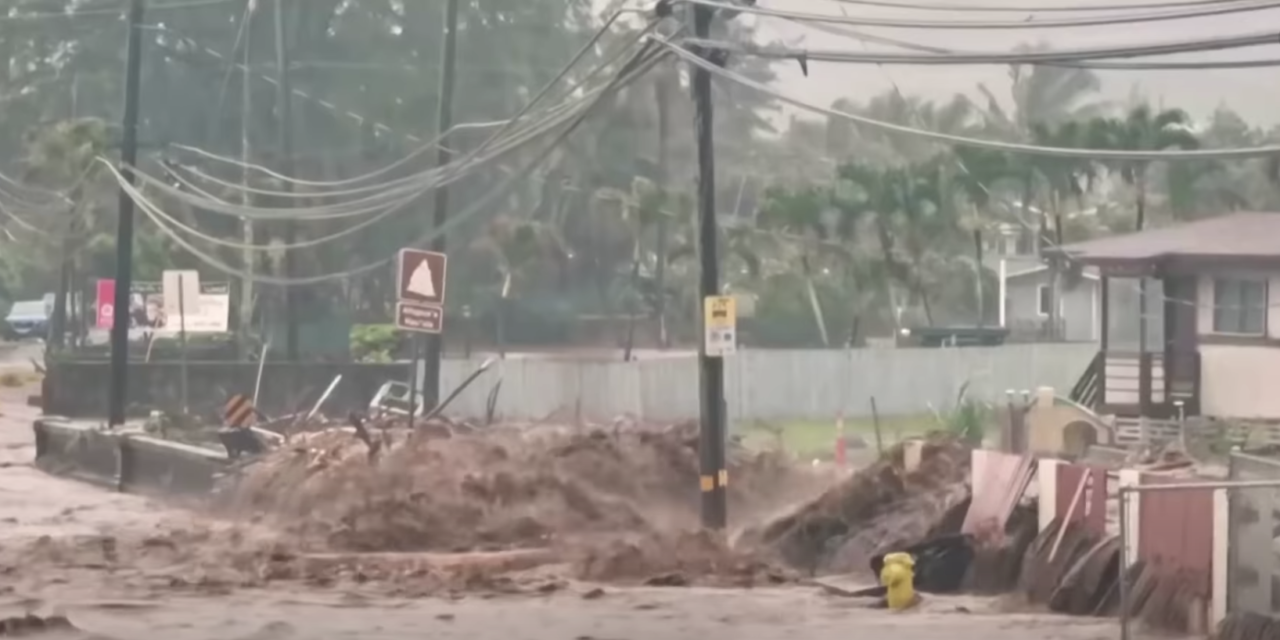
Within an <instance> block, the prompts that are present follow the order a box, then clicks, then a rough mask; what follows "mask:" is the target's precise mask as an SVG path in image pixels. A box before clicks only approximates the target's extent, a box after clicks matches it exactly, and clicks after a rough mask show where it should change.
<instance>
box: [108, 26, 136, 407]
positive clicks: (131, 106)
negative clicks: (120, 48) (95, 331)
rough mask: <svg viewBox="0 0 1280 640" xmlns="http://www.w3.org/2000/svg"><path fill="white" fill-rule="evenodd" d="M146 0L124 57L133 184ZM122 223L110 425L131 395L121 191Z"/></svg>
mask: <svg viewBox="0 0 1280 640" xmlns="http://www.w3.org/2000/svg"><path fill="white" fill-rule="evenodd" d="M144 15H145V6H144V4H143V0H131V2H130V3H129V42H128V45H127V48H126V54H125V76H124V121H123V127H122V128H123V134H124V135H123V139H122V140H121V144H120V164H121V166H120V171H121V174H122V175H123V176H124V178H125V180H127V181H129V183H130V184H132V183H133V182H134V176H133V168H134V165H136V164H137V163H138V109H139V104H138V101H139V97H140V93H141V89H142V19H143V17H144ZM119 211H120V215H119V222H118V223H117V225H116V292H115V296H114V298H115V299H114V300H113V304H114V305H115V306H114V307H113V308H112V314H111V322H112V324H111V383H110V393H109V397H108V411H107V425H108V426H111V427H118V426H120V425H123V424H124V418H125V405H126V401H127V398H128V393H129V383H128V377H129V289H130V288H132V287H133V198H132V197H130V196H129V193H128V191H126V190H125V189H124V188H123V187H121V189H120V199H119Z"/></svg>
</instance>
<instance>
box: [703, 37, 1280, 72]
mask: <svg viewBox="0 0 1280 640" xmlns="http://www.w3.org/2000/svg"><path fill="white" fill-rule="evenodd" d="M684 42H685V43H687V44H689V45H693V46H697V47H702V48H705V49H719V50H722V51H728V52H730V53H744V54H748V55H754V56H760V57H763V58H781V59H795V60H804V61H821V62H850V63H861V64H902V65H930V66H935V65H974V64H1043V65H1047V64H1052V63H1059V62H1071V61H1080V60H1099V59H1108V58H1140V57H1147V56H1162V55H1171V54H1175V53H1191V52H1194V51H1221V50H1224V49H1240V48H1244V47H1257V46H1263V45H1272V44H1280V33H1277V32H1274V31H1272V32H1269V33H1257V34H1248V35H1241V36H1228V37H1218V38H1212V39H1207V40H1182V41H1175V42H1165V43H1158V44H1149V45H1135V46H1128V47H1114V46H1113V47H1099V48H1093V49H1062V50H1057V51H1013V52H1009V51H1003V52H984V53H979V52H969V53H960V52H955V53H948V54H945V55H911V54H903V53H890V52H859V51H844V50H830V49H796V48H791V47H779V46H774V45H768V46H760V45H755V44H736V43H732V42H725V41H722V40H707V39H702V38H685V39H684Z"/></svg>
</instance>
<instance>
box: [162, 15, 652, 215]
mask: <svg viewBox="0 0 1280 640" xmlns="http://www.w3.org/2000/svg"><path fill="white" fill-rule="evenodd" d="M639 12H641V10H639V9H620V10H618V11H614V12H613V13H612V14H611V15H610V16H609V17H608V18H606V19H605V21H604V22H603V23H602V25H601V26H600V28H598V29H597V30H596V32H595V33H594V34H593V35H592V36H591V38H590V39H589V40H588V41H587V42H586V43H585V44H584V45H583V46H582V47H581V48H579V50H578V51H577V52H576V53H575V54H574V56H573V57H572V58H571V60H570V62H569V63H568V64H567V65H565V66H564V67H563V68H562V69H561V70H560V71H559V72H558V73H557V74H556V76H555V77H554V78H553V79H552V80H551V81H550V82H548V83H547V84H546V85H544V87H543V88H542V89H541V90H540V91H539V92H538V97H539V98H541V97H544V96H545V95H546V94H547V93H548V92H549V91H550V90H551V89H553V88H554V86H555V85H556V84H558V83H559V82H560V81H561V80H563V79H564V77H565V76H566V75H567V74H568V72H569V71H570V70H571V69H572V68H573V67H574V66H576V65H577V63H578V62H580V61H581V60H582V59H583V58H584V57H585V56H586V55H587V54H588V53H590V52H591V51H592V50H593V49H594V48H595V46H596V44H598V43H599V41H600V39H601V38H602V37H603V36H604V35H605V34H606V33H608V32H609V30H610V29H611V28H612V27H613V25H614V24H615V23H616V22H617V21H618V20H619V19H620V18H621V17H622V16H624V15H627V14H631V13H639ZM650 28H651V27H650ZM175 35H177V36H179V37H185V36H183V35H182V34H178V33H175ZM638 41H639V38H636V42H638ZM631 44H634V43H631ZM628 46H630V45H628ZM205 50H206V51H207V52H208V53H210V54H212V55H216V56H217V57H218V58H219V59H222V58H223V56H222V55H221V54H219V53H217V52H215V51H212V50H209V49H207V48H205ZM624 53H625V50H624V51H621V52H619V54H618V55H617V56H616V57H615V58H614V59H615V60H616V59H617V58H620V57H621V55H622V54H624ZM240 66H243V65H240ZM599 68H600V67H597V69H599ZM245 71H246V72H250V71H251V70H249V69H247V68H245ZM597 72H598V71H593V72H592V73H591V74H589V75H588V76H587V78H590V77H591V76H593V75H594V74H595V73H597ZM258 75H259V77H260V78H261V79H263V80H265V81H267V82H269V83H273V84H274V82H275V78H273V77H270V76H268V75H265V74H258ZM587 78H582V79H579V80H578V81H577V82H576V83H575V84H574V85H572V86H571V87H570V89H569V91H570V92H572V91H574V90H576V89H577V88H578V87H580V86H581V85H582V84H583V83H585V81H586V79H587ZM298 91H299V90H296V89H295V90H294V94H295V95H298ZM302 97H303V98H304V99H309V100H312V101H316V102H318V103H319V104H320V105H321V106H323V107H325V108H329V109H331V110H333V111H335V112H340V113H342V114H344V115H346V116H348V117H351V118H354V119H356V120H357V121H358V122H359V123H360V124H361V125H363V124H364V122H365V121H366V120H365V118H364V117H363V116H360V115H358V114H355V113H352V112H350V111H344V110H342V109H339V108H338V107H336V106H335V105H333V104H332V103H329V102H327V101H324V100H319V99H317V98H313V97H312V96H310V95H307V94H303V95H302ZM536 102H537V100H534V101H532V103H536ZM529 104H531V103H530V102H527V103H526V106H527V105H529ZM526 113H527V109H525V110H523V111H522V112H521V114H520V115H518V116H516V118H513V119H518V118H519V117H521V116H523V115H524V114H526ZM513 119H506V120H495V121H490V122H472V123H460V124H456V125H454V126H453V127H451V128H450V129H448V130H447V131H442V132H438V133H437V135H436V137H435V138H432V139H431V140H427V141H425V142H424V141H422V140H421V139H420V138H418V137H416V136H412V135H408V134H401V135H403V136H404V137H405V138H407V139H409V140H411V141H413V142H415V143H420V144H419V146H418V147H416V148H415V149H413V150H412V151H410V152H409V153H408V154H407V155H405V156H404V157H402V158H400V159H399V160H397V161H396V162H393V163H392V164H390V165H387V166H385V167H381V168H379V169H377V170H374V171H372V172H370V173H367V174H363V175H358V176H354V177H351V178H345V179H341V180H332V181H315V180H304V179H301V178H297V177H293V176H286V175H283V174H281V173H278V172H276V171H273V170H271V169H270V168H268V167H264V166H260V165H256V164H250V165H248V168H249V169H252V170H253V171H256V172H258V173H261V174H263V175H266V176H269V177H271V178H273V179H275V180H280V181H284V182H288V183H291V184H295V185H299V186H307V187H317V188H325V187H330V186H348V185H353V184H359V183H362V182H367V181H369V180H372V179H373V178H377V177H379V176H382V175H385V174H387V173H390V172H391V171H394V170H396V169H399V168H400V167H402V166H404V165H405V164H407V163H409V162H411V161H412V160H414V159H416V158H417V157H419V156H421V155H423V154H425V153H428V152H430V151H434V150H435V149H436V148H438V147H439V146H440V144H442V143H443V141H444V140H445V139H447V138H448V137H449V136H450V135H452V134H454V133H458V132H461V131H465V130H469V129H488V128H505V127H509V126H510V125H511V124H512V120H513ZM377 127H381V128H382V129H384V130H386V131H391V129H390V128H389V127H386V126H385V125H378V124H376V123H375V130H377ZM495 135H496V134H495ZM491 137H492V136H491ZM172 146H173V148H176V149H182V150H185V151H189V152H192V153H196V154H199V155H201V156H203V157H206V158H208V159H210V160H214V161H218V162H221V163H223V164H230V165H233V166H237V167H240V168H244V166H243V165H242V163H241V161H240V160H238V159H235V158H230V157H226V156H220V155H217V154H213V153H210V152H208V151H204V150H202V149H198V148H195V147H190V146H186V145H172ZM272 195H284V194H283V192H281V193H277V194H272Z"/></svg>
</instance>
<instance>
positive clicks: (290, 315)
mask: <svg viewBox="0 0 1280 640" xmlns="http://www.w3.org/2000/svg"><path fill="white" fill-rule="evenodd" d="M284 2H285V0H276V2H275V23H276V24H275V27H276V33H275V40H276V72H277V78H276V102H277V104H276V107H277V108H278V109H279V118H280V120H279V122H278V129H277V134H278V135H279V137H280V140H279V144H280V172H281V173H283V174H284V175H286V176H293V175H294V171H293V88H292V86H290V84H289V52H288V48H287V47H286V46H285V41H284V35H285V25H284V22H285V12H284ZM280 188H281V189H282V190H283V191H285V192H290V191H293V183H291V182H289V181H288V180H282V181H281V185H280ZM297 235H298V222H297V221H296V220H286V221H285V223H284V243H285V244H286V245H291V244H293V243H294V241H295V240H296V239H297ZM295 258H296V256H295V255H294V251H293V250H291V249H286V250H285V252H284V272H285V275H286V277H290V278H292V277H297V275H298V274H297V272H296V269H295V266H296V260H295ZM284 317H285V356H286V357H288V358H289V360H291V361H294V362H297V361H298V305H297V296H296V295H295V294H294V290H293V286H292V285H285V287H284Z"/></svg>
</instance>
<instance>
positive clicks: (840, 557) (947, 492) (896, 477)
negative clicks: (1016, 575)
mask: <svg viewBox="0 0 1280 640" xmlns="http://www.w3.org/2000/svg"><path fill="white" fill-rule="evenodd" d="M969 451H970V449H969V447H968V446H966V445H965V444H964V443H963V442H961V441H960V440H959V439H957V438H955V437H952V436H950V435H949V434H934V435H931V436H929V437H928V438H927V439H926V441H925V442H924V446H923V450H922V452H921V460H920V466H919V468H918V469H916V470H915V471H914V472H911V473H907V472H906V471H905V467H904V464H903V459H904V445H898V446H895V447H894V448H892V449H890V450H889V451H887V452H885V454H884V455H883V456H881V458H880V459H879V460H878V461H876V462H875V463H874V464H872V465H871V466H869V467H867V468H865V469H862V470H860V471H859V472H857V473H856V474H854V475H853V476H852V477H850V478H848V479H847V480H846V481H844V482H842V483H841V484H840V485H838V486H836V487H833V488H831V489H829V490H828V491H827V492H826V493H824V494H822V495H821V496H819V497H818V498H817V499H816V500H813V501H812V502H810V503H808V504H805V505H804V506H802V507H800V508H799V509H797V510H796V511H794V512H793V513H791V514H790V515H787V516H784V517H782V518H779V519H777V520H775V521H773V522H771V523H769V524H767V525H765V526H763V527H761V528H760V529H757V530H755V531H751V532H748V534H746V536H745V537H744V539H745V540H747V541H750V542H754V543H755V544H758V545H761V546H764V547H768V548H770V549H772V550H773V551H774V552H775V553H776V554H777V555H778V556H779V557H781V558H782V559H783V560H784V561H785V562H786V563H788V564H790V565H791V566H793V567H796V568H798V569H802V570H805V571H809V572H813V573H825V572H833V571H850V570H853V571H857V570H862V569H863V568H865V567H866V566H867V560H868V559H869V558H870V557H871V555H873V554H875V553H878V552H882V551H884V550H885V549H886V548H887V547H889V546H894V545H901V544H903V543H905V542H915V541H919V540H920V539H921V538H923V537H924V536H925V535H927V534H930V533H933V534H938V533H945V531H940V530H939V527H938V526H937V525H938V523H939V521H940V520H941V519H943V518H944V517H945V516H946V515H947V514H948V513H954V512H955V508H956V507H957V506H958V505H960V504H961V503H962V502H963V501H964V500H965V499H966V498H968V489H967V487H966V486H965V483H966V482H967V481H968V479H969V465H970V453H969ZM953 519H954V518H953ZM955 528H956V529H958V528H959V523H955Z"/></svg>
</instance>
